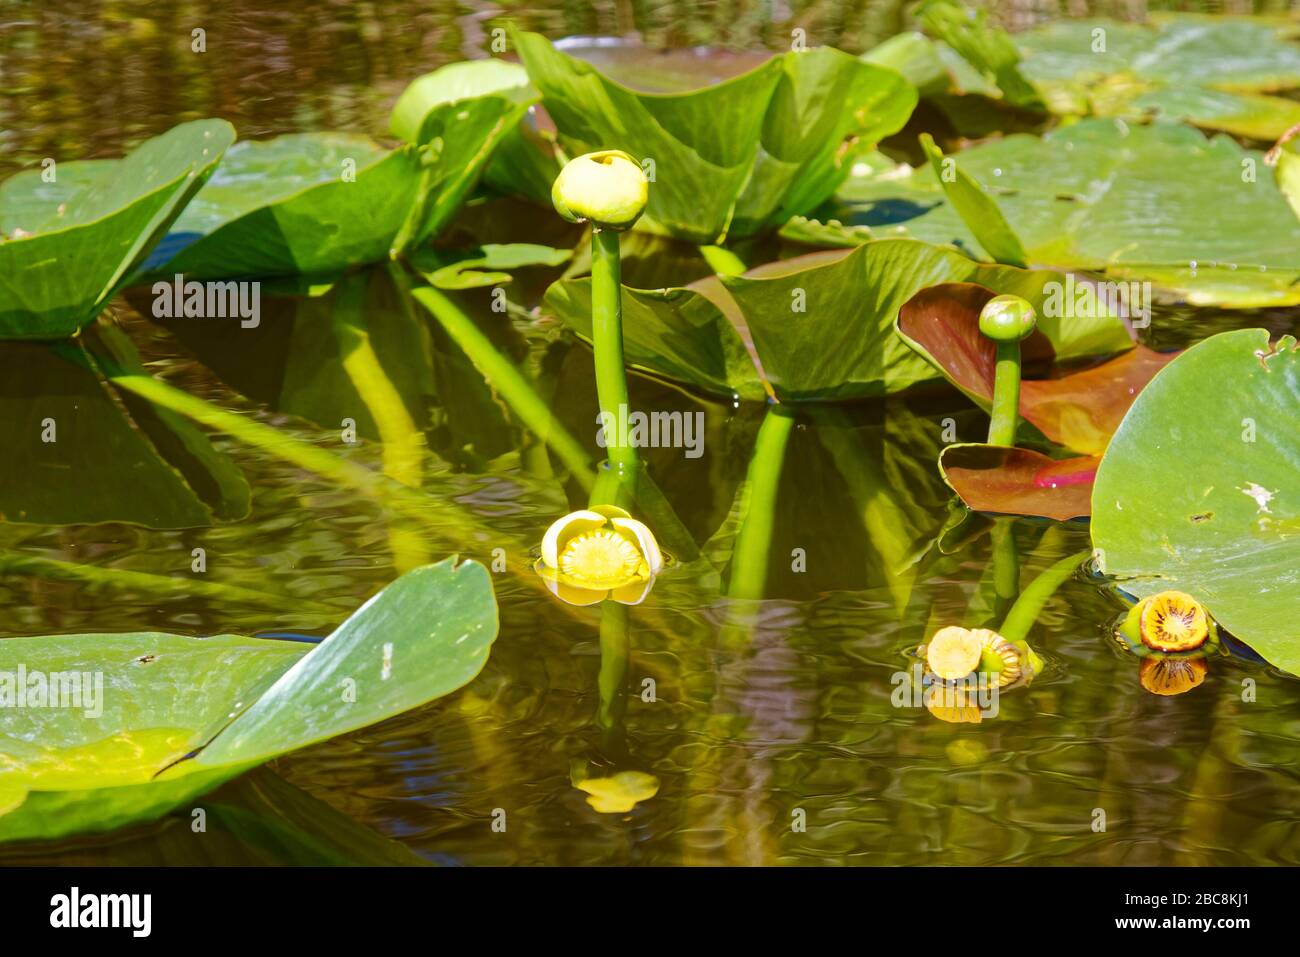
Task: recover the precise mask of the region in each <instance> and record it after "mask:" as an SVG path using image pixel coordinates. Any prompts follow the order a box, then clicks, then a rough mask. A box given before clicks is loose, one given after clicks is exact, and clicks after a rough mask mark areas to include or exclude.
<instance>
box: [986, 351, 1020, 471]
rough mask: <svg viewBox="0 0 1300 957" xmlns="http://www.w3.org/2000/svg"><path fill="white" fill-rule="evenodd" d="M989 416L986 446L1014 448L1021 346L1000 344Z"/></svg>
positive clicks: (1017, 423) (1018, 407)
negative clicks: (987, 444) (987, 443)
mask: <svg viewBox="0 0 1300 957" xmlns="http://www.w3.org/2000/svg"><path fill="white" fill-rule="evenodd" d="M997 347H998V361H997V369H996V371H995V373H994V377H993V407H992V410H991V412H990V413H989V445H1007V446H1011V445H1015V444H1016V428H1017V427H1018V426H1019V424H1020V343H1019V342H999V343H998V344H997Z"/></svg>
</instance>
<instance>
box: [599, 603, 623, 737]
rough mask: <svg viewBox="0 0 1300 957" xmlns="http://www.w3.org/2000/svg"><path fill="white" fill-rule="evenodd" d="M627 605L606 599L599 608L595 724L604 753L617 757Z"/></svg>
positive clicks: (621, 720) (621, 721) (621, 735)
mask: <svg viewBox="0 0 1300 957" xmlns="http://www.w3.org/2000/svg"><path fill="white" fill-rule="evenodd" d="M627 625H628V608H627V606H626V605H622V604H620V603H618V602H616V601H607V602H604V603H603V604H602V605H601V609H600V677H599V679H598V687H599V689H600V706H599V708H598V710H597V712H596V727H598V728H599V729H600V731H601V735H602V737H603V739H604V747H605V751H606V752H607V756H608V757H610V758H611V759H614V760H617V759H618V758H620V757H622V756H623V751H624V749H625V745H626V742H625V737H624V735H625V729H624V725H623V717H624V715H625V714H626V713H627V668H628V656H629V652H630V642H629V640H628V632H627Z"/></svg>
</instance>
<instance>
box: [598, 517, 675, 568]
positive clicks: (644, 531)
mask: <svg viewBox="0 0 1300 957" xmlns="http://www.w3.org/2000/svg"><path fill="white" fill-rule="evenodd" d="M609 522H610V524H611V525H613V526H614V527H615V528H617V529H618V530H619V531H620V532H625V533H629V534H631V535H632V537H633V538H635V539H636V544H637V548H638V549H640V551H641V554H642V555H644V556H645V561H646V565H647V566H648V567H649V569H650V574H651V575H658V574H659V573H660V572H661V571H663V567H664V556H663V552H661V551H659V543H658V542H657V541H655V536H654V533H653V532H652V531H650V529H649V528H648V527H646V525H645V523H644V522H638V521H637V520H636V519H635V518H614V517H611V518H610V520H609Z"/></svg>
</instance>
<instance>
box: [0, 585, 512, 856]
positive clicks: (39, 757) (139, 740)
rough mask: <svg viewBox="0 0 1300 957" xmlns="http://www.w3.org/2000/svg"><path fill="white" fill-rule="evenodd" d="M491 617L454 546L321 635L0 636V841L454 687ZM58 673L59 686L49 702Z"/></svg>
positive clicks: (92, 818)
mask: <svg viewBox="0 0 1300 957" xmlns="http://www.w3.org/2000/svg"><path fill="white" fill-rule="evenodd" d="M496 632H497V612H496V603H495V601H494V599H493V596H492V585H491V581H490V576H489V575H488V572H487V570H486V569H485V568H484V567H483V566H481V565H478V564H476V563H474V562H468V561H467V562H465V563H464V564H462V565H460V566H456V564H455V562H454V560H451V559H449V560H447V561H443V562H441V563H439V564H437V565H429V566H426V567H423V568H419V569H416V570H415V571H412V572H409V573H408V574H406V575H404V576H402V577H401V578H400V579H398V580H397V581H396V582H394V583H393V584H391V585H389V586H388V587H387V588H385V589H384V590H383V591H382V592H380V593H379V594H378V595H376V596H375V597H374V598H372V599H371V600H370V601H369V602H367V603H366V604H365V605H363V606H362V607H361V609H359V610H358V611H357V612H356V613H355V614H354V615H352V617H350V618H349V619H348V620H347V621H346V622H344V623H343V624H342V625H341V626H339V628H338V629H337V630H335V632H334V633H333V634H331V635H330V636H329V637H328V638H326V639H325V640H324V641H323V642H321V643H320V644H319V645H316V646H315V647H311V646H309V645H306V644H302V643H298V642H289V641H273V640H266V639H256V638H242V637H237V636H234V635H220V636H216V637H211V638H187V637H182V636H179V635H165V634H147V633H146V634H129V635H65V636H55V637H41V638H10V639H6V640H4V641H0V699H3V700H4V701H5V702H6V705H7V709H6V714H7V715H8V717H7V719H6V723H5V726H4V729H3V731H2V732H0V767H3V769H4V774H3V775H2V776H0V840H17V839H37V838H52V837H58V836H61V835H64V834H71V833H76V832H79V831H89V830H103V829H106V828H111V827H118V826H121V825H123V824H126V823H130V822H134V821H140V820H148V819H150V818H153V817H157V816H159V815H161V814H164V813H166V812H167V811H169V810H171V809H172V808H173V807H176V806H177V805H178V804H180V803H182V802H184V801H186V800H189V799H190V798H192V797H194V796H195V795H197V794H201V793H203V792H205V791H208V790H210V789H212V788H213V787H215V786H216V785H217V784H219V783H221V782H222V781H224V780H227V779H229V778H231V777H234V776H235V775H237V774H239V773H240V772H241V771H244V770H246V769H247V768H249V767H252V766H254V765H257V764H260V763H262V762H263V761H266V760H269V759H270V758H273V757H276V756H278V755H281V754H285V753H288V752H289V751H293V750H296V749H298V748H302V747H306V746H308V745H311V744H315V743H317V742H319V741H324V740H326V739H327V738H331V737H334V736H336V735H340V734H345V733H347V732H348V731H354V730H356V729H358V728H363V727H366V726H367V725H371V724H375V723H377V722H379V721H383V720H384V719H386V718H389V717H392V716H394V715H396V714H399V713H401V712H403V711H407V710H410V709H411V708H415V707H419V706H420V705H422V704H424V703H426V702H429V701H432V700H434V699H435V698H439V697H442V696H443V695H446V694H449V693H450V692H452V691H454V690H456V689H457V688H459V687H461V686H463V685H465V684H466V683H468V682H469V681H470V680H471V679H472V678H473V677H474V676H475V675H476V674H478V672H479V670H480V669H481V668H482V667H483V664H484V662H485V661H486V660H487V656H488V651H489V649H490V647H491V644H492V642H493V640H494V639H495V638H496ZM52 682H53V684H52ZM56 685H57V689H56V690H58V691H60V692H61V691H64V690H66V691H67V694H68V697H67V698H64V699H62V700H60V699H59V697H58V694H56V696H55V699H54V700H55V704H56V705H63V706H53V707H52V706H50V703H49V702H50V699H49V693H50V689H51V688H54V687H55V686H56ZM40 687H44V689H45V691H44V692H40V691H39V690H38V689H39V688H40ZM73 688H75V689H76V696H75V698H74V697H73V690H72V689H73ZM20 689H21V690H20ZM19 695H21V696H22V698H21V705H19V698H18V696H19ZM5 696H8V697H5Z"/></svg>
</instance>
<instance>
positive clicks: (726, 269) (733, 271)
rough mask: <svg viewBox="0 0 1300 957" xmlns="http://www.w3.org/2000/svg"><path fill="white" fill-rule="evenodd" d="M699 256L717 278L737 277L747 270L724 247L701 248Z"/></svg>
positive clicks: (734, 255)
mask: <svg viewBox="0 0 1300 957" xmlns="http://www.w3.org/2000/svg"><path fill="white" fill-rule="evenodd" d="M700 255H701V256H703V257H704V261H705V262H706V263H708V264H709V268H711V269H712V270H713V271H714V272H715V273H717V274H718V275H719V276H739V275H741V274H743V273H744V271H745V269H746V268H747V267H746V266H745V261H744V260H743V259H741V258H740V257H739V256H737V255H736V254H735V253H733V252H732V251H731V250H730V249H728V248H727V247H726V246H701V247H700Z"/></svg>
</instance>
